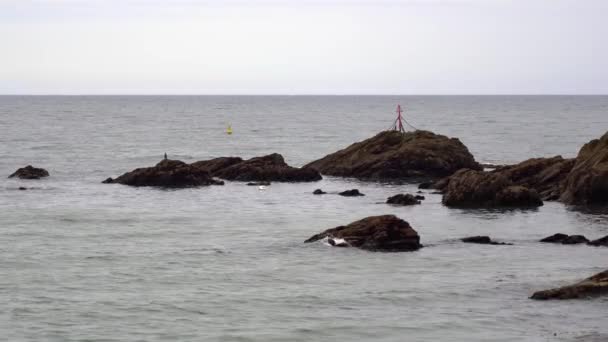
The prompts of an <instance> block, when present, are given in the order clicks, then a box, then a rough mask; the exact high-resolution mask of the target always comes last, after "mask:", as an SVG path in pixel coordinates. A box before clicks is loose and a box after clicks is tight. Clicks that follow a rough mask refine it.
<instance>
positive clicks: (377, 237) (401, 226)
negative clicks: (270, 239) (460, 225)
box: [304, 215, 422, 252]
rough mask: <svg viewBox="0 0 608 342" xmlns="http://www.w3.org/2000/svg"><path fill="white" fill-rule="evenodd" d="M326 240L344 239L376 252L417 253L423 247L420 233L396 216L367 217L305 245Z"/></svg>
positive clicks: (332, 230)
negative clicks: (415, 251)
mask: <svg viewBox="0 0 608 342" xmlns="http://www.w3.org/2000/svg"><path fill="white" fill-rule="evenodd" d="M324 238H328V239H344V240H345V242H346V244H348V246H352V247H358V248H362V249H366V250H372V251H385V252H397V251H414V250H417V249H419V248H421V247H422V245H421V244H420V237H419V236H418V233H417V232H416V231H415V230H414V229H413V228H412V227H411V226H410V225H409V223H407V222H406V221H404V220H402V219H400V218H398V217H396V216H394V215H383V216H371V217H367V218H364V219H362V220H359V221H355V222H352V223H350V224H349V225H347V226H339V227H336V228H332V229H328V230H326V231H324V232H322V233H319V234H317V235H314V236H312V237H310V238H309V239H308V240H306V241H304V242H314V241H318V240H321V239H324ZM330 244H331V242H330Z"/></svg>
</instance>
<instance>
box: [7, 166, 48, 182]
mask: <svg viewBox="0 0 608 342" xmlns="http://www.w3.org/2000/svg"><path fill="white" fill-rule="evenodd" d="M48 176H49V172H48V171H47V170H45V169H42V168H37V167H33V166H32V165H28V166H26V167H22V168H20V169H18V170H17V171H15V172H13V173H12V174H11V175H10V176H8V178H13V177H18V178H20V179H40V178H42V177H48Z"/></svg>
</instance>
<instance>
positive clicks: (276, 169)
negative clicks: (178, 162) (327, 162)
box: [192, 153, 322, 182]
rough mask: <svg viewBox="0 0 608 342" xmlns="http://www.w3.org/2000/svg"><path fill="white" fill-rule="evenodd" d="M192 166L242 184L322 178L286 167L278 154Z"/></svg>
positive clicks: (225, 159)
mask: <svg viewBox="0 0 608 342" xmlns="http://www.w3.org/2000/svg"><path fill="white" fill-rule="evenodd" d="M192 165H193V166H196V167H198V168H201V169H204V170H207V171H209V172H210V173H211V175H212V176H214V177H218V178H222V179H226V180H234V181H243V182H262V181H264V182H314V181H318V180H320V179H321V178H322V177H321V175H320V174H319V172H318V171H316V170H313V169H310V168H296V167H291V166H289V165H287V163H285V160H284V159H283V156H281V155H280V154H278V153H273V154H269V155H267V156H263V157H256V158H251V159H248V160H242V159H240V158H216V159H211V160H207V161H199V162H196V163H193V164H192Z"/></svg>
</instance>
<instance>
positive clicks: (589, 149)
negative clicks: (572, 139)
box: [560, 132, 608, 205]
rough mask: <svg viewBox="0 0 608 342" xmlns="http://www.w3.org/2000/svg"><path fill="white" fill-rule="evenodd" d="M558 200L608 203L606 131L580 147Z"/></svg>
mask: <svg viewBox="0 0 608 342" xmlns="http://www.w3.org/2000/svg"><path fill="white" fill-rule="evenodd" d="M560 200H561V201H562V202H564V203H566V204H575V205H598V204H599V205H606V204H608V132H606V134H604V135H603V136H602V137H601V138H600V139H595V140H591V141H590V142H588V143H587V144H585V145H584V146H583V147H582V148H581V149H580V151H579V153H578V156H577V157H576V161H575V163H574V167H573V168H572V170H571V171H570V173H569V174H568V176H567V177H566V180H565V182H564V185H563V191H562V194H561V197H560Z"/></svg>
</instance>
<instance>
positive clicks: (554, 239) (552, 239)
mask: <svg viewBox="0 0 608 342" xmlns="http://www.w3.org/2000/svg"><path fill="white" fill-rule="evenodd" d="M568 236H569V235H567V234H562V233H557V234H553V235H551V236H547V237H546V238H544V239H541V240H540V242H548V243H562V241H564V240H566V239H567V238H568Z"/></svg>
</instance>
